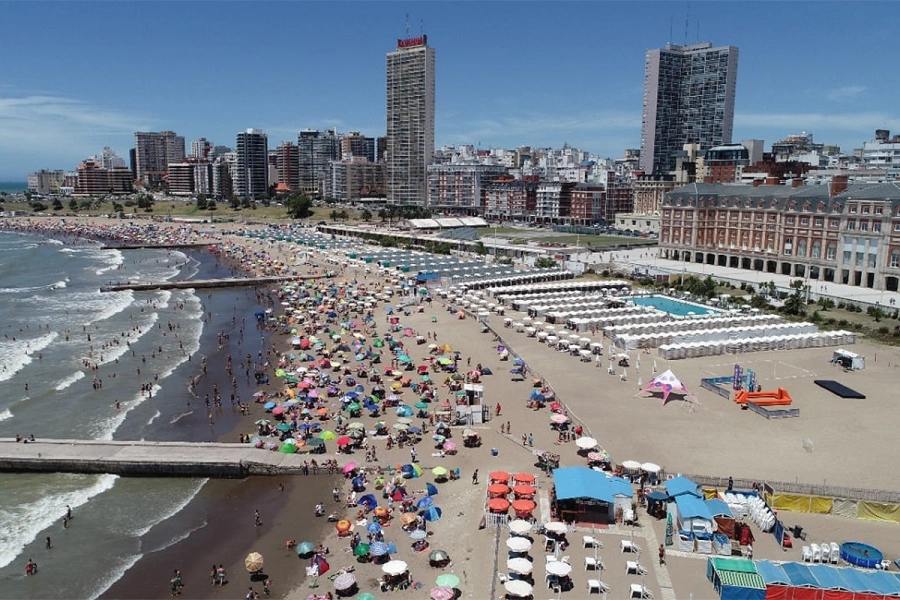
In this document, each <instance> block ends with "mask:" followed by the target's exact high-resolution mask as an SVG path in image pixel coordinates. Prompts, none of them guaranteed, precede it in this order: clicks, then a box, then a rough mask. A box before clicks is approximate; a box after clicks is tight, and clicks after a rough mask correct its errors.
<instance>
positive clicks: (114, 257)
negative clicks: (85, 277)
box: [94, 250, 125, 275]
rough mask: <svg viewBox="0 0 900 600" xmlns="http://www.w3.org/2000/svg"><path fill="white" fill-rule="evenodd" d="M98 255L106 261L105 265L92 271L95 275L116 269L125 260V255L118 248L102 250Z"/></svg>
mask: <svg viewBox="0 0 900 600" xmlns="http://www.w3.org/2000/svg"><path fill="white" fill-rule="evenodd" d="M98 257H99V258H100V259H101V260H103V261H104V262H105V263H106V266H105V267H103V268H100V269H97V270H96V271H94V273H95V274H97V275H103V274H104V273H108V272H109V271H113V270H115V269H118V268H119V267H120V266H121V265H122V263H124V262H125V255H124V254H122V252H121V251H120V250H103V251H102V252H101V253H100V254H99V255H98Z"/></svg>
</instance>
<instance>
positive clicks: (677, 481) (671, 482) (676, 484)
mask: <svg viewBox="0 0 900 600" xmlns="http://www.w3.org/2000/svg"><path fill="white" fill-rule="evenodd" d="M697 490H698V486H697V484H696V483H694V482H693V481H691V480H690V479H688V478H687V477H685V476H683V475H679V476H678V477H675V478H673V479H668V480H666V493H667V494H668V495H669V498H677V497H678V496H681V495H683V494H690V495H692V496H696V497H697V498H701V497H702V496H701V494H700V492H698V491H697Z"/></svg>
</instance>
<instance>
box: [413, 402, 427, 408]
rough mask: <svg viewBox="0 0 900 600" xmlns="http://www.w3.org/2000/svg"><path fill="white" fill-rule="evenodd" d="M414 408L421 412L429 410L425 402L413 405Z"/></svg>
mask: <svg viewBox="0 0 900 600" xmlns="http://www.w3.org/2000/svg"><path fill="white" fill-rule="evenodd" d="M413 406H414V407H415V408H418V409H419V410H425V409H426V408H428V404H426V403H425V402H416V403H415V404H413Z"/></svg>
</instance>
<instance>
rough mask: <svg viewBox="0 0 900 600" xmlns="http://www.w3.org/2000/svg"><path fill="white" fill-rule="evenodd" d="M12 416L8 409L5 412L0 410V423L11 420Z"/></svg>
mask: <svg viewBox="0 0 900 600" xmlns="http://www.w3.org/2000/svg"><path fill="white" fill-rule="evenodd" d="M12 418H13V414H12V411H11V410H9V409H8V408H7V409H6V410H0V421H6V420H7V419H12Z"/></svg>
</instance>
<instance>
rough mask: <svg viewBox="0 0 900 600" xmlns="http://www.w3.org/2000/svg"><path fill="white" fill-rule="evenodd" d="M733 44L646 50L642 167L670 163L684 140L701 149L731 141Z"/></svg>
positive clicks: (656, 169) (666, 168) (668, 167)
mask: <svg viewBox="0 0 900 600" xmlns="http://www.w3.org/2000/svg"><path fill="white" fill-rule="evenodd" d="M737 64H738V49H737V48H735V47H734V46H720V47H718V48H713V47H712V44H710V43H702V44H693V45H690V46H678V45H675V44H667V45H666V47H665V48H663V49H654V50H648V51H647V56H646V61H645V64H644V107H643V115H642V120H641V168H642V169H643V170H644V171H645V172H647V173H652V174H664V173H668V172H670V171H672V170H673V169H674V168H675V159H676V157H677V156H678V154H679V153H680V152H681V151H682V149H683V148H684V145H685V144H698V145H699V147H700V151H701V152H704V151H706V150H708V149H710V148H713V147H715V146H720V145H722V144H729V143H731V128H732V122H733V120H734V90H735V84H736V81H737Z"/></svg>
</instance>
